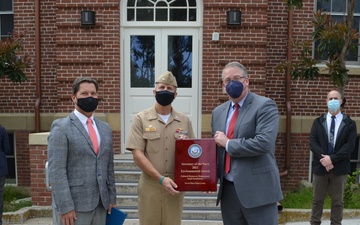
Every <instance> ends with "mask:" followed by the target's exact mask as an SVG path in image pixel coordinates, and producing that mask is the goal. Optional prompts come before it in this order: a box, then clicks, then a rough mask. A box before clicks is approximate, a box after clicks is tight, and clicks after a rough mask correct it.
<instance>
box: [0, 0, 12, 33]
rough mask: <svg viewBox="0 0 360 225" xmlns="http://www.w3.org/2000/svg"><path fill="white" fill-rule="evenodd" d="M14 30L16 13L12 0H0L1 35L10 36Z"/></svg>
mask: <svg viewBox="0 0 360 225" xmlns="http://www.w3.org/2000/svg"><path fill="white" fill-rule="evenodd" d="M13 30H14V13H13V4H12V0H1V1H0V37H1V40H4V39H5V38H7V37H9V36H10V35H11V33H12V32H13Z"/></svg>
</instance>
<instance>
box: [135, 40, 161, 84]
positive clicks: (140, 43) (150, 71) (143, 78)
mask: <svg viewBox="0 0 360 225" xmlns="http://www.w3.org/2000/svg"><path fill="white" fill-rule="evenodd" d="M130 45H131V46H130V51H131V53H130V57H131V62H130V64H131V65H130V68H131V69H130V71H131V87H154V83H155V78H154V74H155V69H154V67H155V65H154V64H155V37H154V36H138V35H132V36H131V37H130Z"/></svg>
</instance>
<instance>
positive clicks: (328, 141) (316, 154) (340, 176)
mask: <svg viewBox="0 0 360 225" xmlns="http://www.w3.org/2000/svg"><path fill="white" fill-rule="evenodd" d="M342 99H343V98H342V95H341V93H340V92H339V91H336V90H332V91H330V92H329V93H328V95H327V99H326V102H327V106H328V112H327V113H325V114H324V115H322V116H320V117H318V118H316V119H315V120H314V122H313V125H312V128H311V133H310V150H311V152H312V153H313V161H312V172H313V203H312V210H311V219H310V224H311V225H319V224H321V216H322V212H323V206H324V199H325V197H326V195H327V194H329V195H330V197H331V200H332V204H331V217H330V220H331V224H332V225H340V224H341V221H342V215H343V208H344V201H343V194H344V189H345V185H346V180H347V175H348V173H350V154H351V152H352V151H353V150H354V147H355V142H356V134H357V130H356V123H355V121H353V120H352V119H350V117H348V116H346V115H345V114H342V113H341V107H340V106H341V105H342V103H343V101H342Z"/></svg>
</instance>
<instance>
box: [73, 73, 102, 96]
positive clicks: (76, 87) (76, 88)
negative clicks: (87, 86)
mask: <svg viewBox="0 0 360 225" xmlns="http://www.w3.org/2000/svg"><path fill="white" fill-rule="evenodd" d="M84 82H87V83H93V84H94V85H95V88H96V91H98V89H99V84H98V82H97V81H96V80H94V79H92V78H90V77H78V78H76V79H75V80H74V83H73V85H72V92H73V94H74V95H75V94H76V93H77V92H78V91H79V87H80V84H81V83H84Z"/></svg>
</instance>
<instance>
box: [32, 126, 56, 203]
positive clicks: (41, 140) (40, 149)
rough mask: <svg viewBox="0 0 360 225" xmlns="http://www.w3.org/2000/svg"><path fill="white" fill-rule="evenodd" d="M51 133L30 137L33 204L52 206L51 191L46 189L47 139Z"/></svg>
mask: <svg viewBox="0 0 360 225" xmlns="http://www.w3.org/2000/svg"><path fill="white" fill-rule="evenodd" d="M48 136H49V133H36V134H30V135H29V148H30V187H31V197H32V204H33V205H37V206H51V201H52V200H51V191H48V190H47V189H46V183H45V180H46V179H45V164H46V162H47V137H48Z"/></svg>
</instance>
